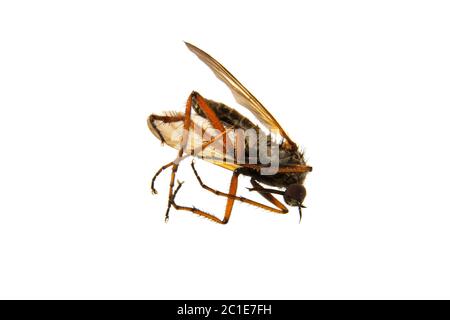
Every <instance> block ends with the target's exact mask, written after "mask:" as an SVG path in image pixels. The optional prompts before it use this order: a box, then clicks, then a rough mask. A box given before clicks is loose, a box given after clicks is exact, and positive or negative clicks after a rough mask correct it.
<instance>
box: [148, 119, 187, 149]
mask: <svg viewBox="0 0 450 320" xmlns="http://www.w3.org/2000/svg"><path fill="white" fill-rule="evenodd" d="M183 120H184V115H182V114H180V115H176V116H159V115H156V114H152V115H150V116H149V117H148V118H147V125H148V127H149V129H150V130H152V131H153V130H154V132H157V133H158V136H159V140H161V142H162V143H165V140H164V137H163V136H162V134H161V132H160V131H159V129H158V126H156V125H155V121H162V122H164V123H171V122H178V121H183Z"/></svg>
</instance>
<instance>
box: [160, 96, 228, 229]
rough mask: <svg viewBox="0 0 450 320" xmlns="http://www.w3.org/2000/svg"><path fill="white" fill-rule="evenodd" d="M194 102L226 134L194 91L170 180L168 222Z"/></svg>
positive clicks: (212, 112) (214, 114)
mask: <svg viewBox="0 0 450 320" xmlns="http://www.w3.org/2000/svg"><path fill="white" fill-rule="evenodd" d="M193 101H194V102H196V103H197V105H198V106H199V108H200V109H201V110H202V111H203V113H204V114H205V116H206V118H207V119H208V120H209V121H210V122H211V125H212V126H213V127H214V129H216V130H218V131H219V132H220V133H224V132H226V130H225V128H224V126H223V124H222V123H221V122H220V120H219V118H218V117H217V115H216V113H215V112H214V111H213V110H212V109H211V108H210V107H209V106H208V103H207V102H206V101H205V99H203V97H202V96H201V95H200V94H199V93H197V92H195V91H193V92H192V93H191V94H190V95H189V98H188V100H187V102H186V111H185V113H184V132H183V139H182V141H181V145H180V150H179V151H178V155H177V157H176V159H175V161H174V163H173V165H172V175H171V178H170V185H169V200H168V204H167V210H166V221H167V220H168V219H169V211H170V207H171V206H172V205H173V204H174V202H173V187H174V184H175V177H176V174H177V171H178V166H179V163H180V161H181V160H182V157H183V153H184V151H185V148H186V145H187V142H188V138H189V129H190V127H191V111H192V104H193ZM223 139H224V141H230V140H229V139H226V135H224V136H223ZM224 148H225V144H224ZM231 206H232V205H231ZM174 207H175V205H174ZM175 208H176V207H175Z"/></svg>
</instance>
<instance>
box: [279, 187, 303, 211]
mask: <svg viewBox="0 0 450 320" xmlns="http://www.w3.org/2000/svg"><path fill="white" fill-rule="evenodd" d="M305 197H306V189H305V187H304V186H303V185H301V184H291V185H290V186H289V187H288V188H287V189H286V191H285V192H284V200H285V201H286V203H287V204H289V205H297V206H301V204H302V203H303V200H305Z"/></svg>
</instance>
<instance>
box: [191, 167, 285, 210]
mask: <svg viewBox="0 0 450 320" xmlns="http://www.w3.org/2000/svg"><path fill="white" fill-rule="evenodd" d="M191 167H192V170H193V171H194V174H195V176H196V178H197V180H198V182H199V183H200V186H201V187H202V188H203V189H205V190H208V191H209V192H212V193H214V194H215V195H217V196H220V197H226V198H233V199H234V200H237V201H240V202H244V203H247V204H250V205H252V206H255V207H258V208H262V209H265V210H267V211H271V212H276V213H287V212H288V209H287V208H286V207H285V206H284V205H283V204H282V203H281V202H279V201H278V200H277V199H276V198H275V197H274V196H272V195H271V194H267V195H266V194H262V193H261V192H260V194H261V195H262V196H263V197H264V198H266V199H267V200H268V201H269V202H271V203H272V204H274V205H275V206H276V207H277V208H278V209H276V208H272V207H269V206H266V205H264V204H262V203H259V202H256V201H253V200H250V199H247V198H244V197H240V196H236V195H231V194H229V193H224V192H221V191H218V190H215V189H213V188H211V187H209V186H207V185H206V184H204V183H203V180H202V179H201V178H200V175H199V174H198V172H197V169H196V168H195V164H194V161H192V163H191ZM255 183H256V185H255V184H253V180H252V184H253V186H254V187H255V188H256V187H259V189H260V190H261V189H262V190H265V189H264V188H263V187H262V186H260V185H259V184H258V183H257V182H256V181H255Z"/></svg>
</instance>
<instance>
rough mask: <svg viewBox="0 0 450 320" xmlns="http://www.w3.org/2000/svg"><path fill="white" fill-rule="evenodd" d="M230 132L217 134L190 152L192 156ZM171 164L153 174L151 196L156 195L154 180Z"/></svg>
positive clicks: (185, 156)
mask: <svg viewBox="0 0 450 320" xmlns="http://www.w3.org/2000/svg"><path fill="white" fill-rule="evenodd" d="M230 130H231V129H228V130H226V131H225V132H222V133H221V134H218V135H217V136H216V137H214V138H213V139H211V140H210V141H207V142H205V143H204V144H203V145H202V146H201V147H200V148H197V149H194V150H192V154H193V155H195V154H197V153H198V152H201V151H203V150H204V149H206V148H207V147H208V146H209V145H211V144H213V143H214V142H216V141H217V140H219V139H220V138H221V137H222V136H223V135H224V134H226V133H227V132H228V131H230ZM189 156H191V155H190V154H186V155H184V156H183V157H181V159H180V161H181V160H184V159H186V158H187V157H189ZM173 164H174V162H173V161H172V162H170V163H168V164H166V165H163V166H162V167H161V168H160V169H159V170H158V171H157V172H156V173H155V175H154V176H153V179H152V184H151V189H152V193H153V194H157V193H158V191H156V189H155V181H156V178H157V177H158V176H159V175H160V174H161V172H163V171H164V170H166V169H167V168H169V167H171V166H173Z"/></svg>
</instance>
